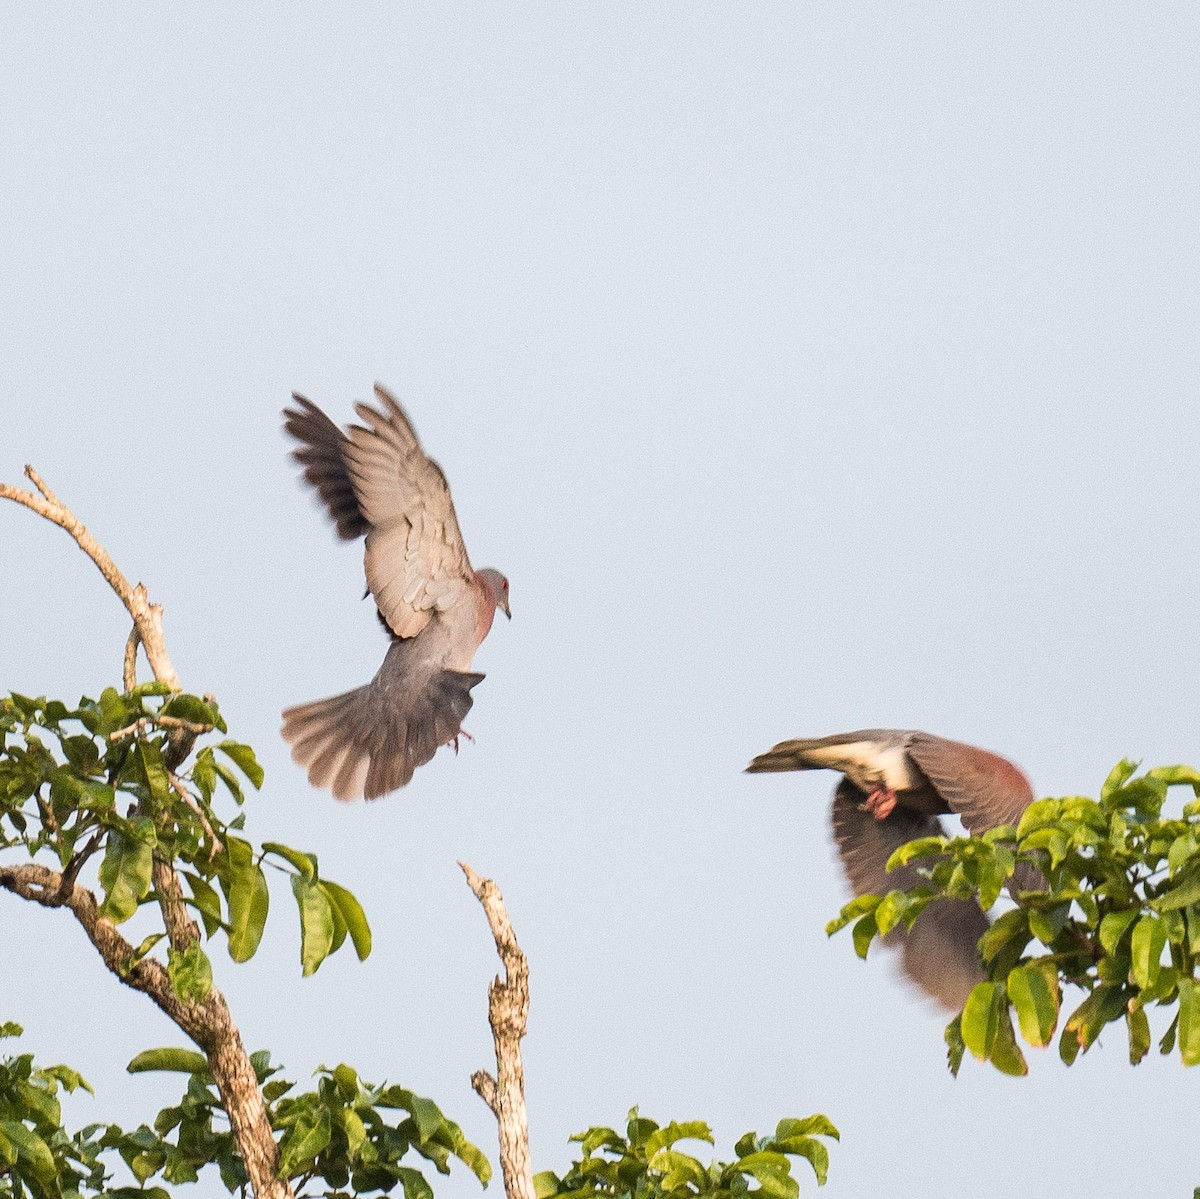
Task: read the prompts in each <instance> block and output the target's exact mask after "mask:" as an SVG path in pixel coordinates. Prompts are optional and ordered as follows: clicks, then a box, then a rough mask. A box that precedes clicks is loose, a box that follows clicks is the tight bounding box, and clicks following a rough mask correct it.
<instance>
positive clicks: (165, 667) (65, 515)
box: [0, 466, 183, 691]
mask: <svg viewBox="0 0 1200 1199" xmlns="http://www.w3.org/2000/svg"><path fill="white" fill-rule="evenodd" d="M25 474H26V476H27V477H28V478H29V480H30V481H31V482H32V483H33V485H34V486H35V487H36V488H37V489H38V491H40V492H41V496H36V495H34V494H33V492H31V491H22V490H21V489H20V488H19V487H13V486H12V485H11V484H9V483H0V497H2V498H4V499H9V500H13V501H15V502H16V503H18V504H24V506H25V507H26V508H29V509H31V510H32V511H34V512H36V513H37V514H38V515H39V516H42V517H45V519H46V520H48V521H50V522H51V523H52V524H56V525H58V527H59V528H61V529H66V531H67V532H68V533H69V534H70V535H71V537H72V538H73V539H74V541H75V544H76V545H77V546H79V548H80V549H81V550H83V552H84V553H85V554H87V556H88V557H89V558H91V560H92V561H93V562H94V563H95V564H96V566H97V568H98V569H99V571H100V573H101V574H102V575H103V576H104V577H105V579H106V580H107V581H108V585H109V586H110V587H111V588H112V589H113V590H114V591H115V592H116V593H117V598H118V599H120V601H121V603H123V604H124V605H125V608H126V611H128V613H129V615H130V616H132V617H133V623H134V627H135V628H136V629H137V632H138V638H139V640H140V641H141V643H142V646H143V648H144V649H145V651H146V659H147V660H148V661H149V663H150V669H151V670H153V671H154V677H155V678H156V679H158V680H160V681H161V682H164V683H166V684H167V686H168V687H170V688H171V690H172V691H182V690H183V688H182V686H181V685H180V682H179V676H178V675H177V674H176V673H175V667H174V666H173V665H172V664H171V658H170V655H169V654H168V653H167V646H166V642H165V640H164V639H163V631H162V605H161V604H152V603H151V602H150V599H149V597H148V596H147V594H146V588H145V587H143V586H142V584H141V583H139V584H138V585H137V586H136V587H134V586H131V585H130V582H129V580H128V579H127V578H126V577H125V576H124V575H123V574H122V573H121V572H120V570H118V569H117V564H116V563H115V562H114V561H113V560H112V558H111V557H109V554H108V551H107V550H106V549H105V548H104V547H103V546H102V545H101V544H100V543H99V542H98V541H97V540H96V539H95V538H94V537H93V536H92V535H91V533H89V532H88V530H87V528H86V526H85V525H84V524H83V522H82V521H81V520H79V518H78V517H76V515H75V514H74V513H73V512H72V511H71V510H70V509H69V508H68V507H67V506H66V505H65V504H63V503H62V501H61V500H59V498H58V496H56V495H55V494H54V492H53V491H51V490H50V488H49V487H47V486H46V483H45V482H44V481H43V479H42V477H41V476H40V475H39V474H38V473H37V471H36V470H34V469H33V467H32V466H26V467H25ZM128 648H129V647H128V645H127V647H126V658H127V659H128ZM126 674H128V671H126Z"/></svg>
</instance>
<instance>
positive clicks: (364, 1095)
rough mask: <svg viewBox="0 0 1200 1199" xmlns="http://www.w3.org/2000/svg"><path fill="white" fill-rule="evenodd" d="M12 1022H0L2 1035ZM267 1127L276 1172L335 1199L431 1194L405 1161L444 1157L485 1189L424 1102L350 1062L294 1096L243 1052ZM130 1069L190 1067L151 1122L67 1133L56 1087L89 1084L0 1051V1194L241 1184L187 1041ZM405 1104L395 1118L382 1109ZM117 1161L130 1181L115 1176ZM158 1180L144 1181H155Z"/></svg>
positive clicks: (162, 1198)
mask: <svg viewBox="0 0 1200 1199" xmlns="http://www.w3.org/2000/svg"><path fill="white" fill-rule="evenodd" d="M20 1031H21V1030H20V1027H19V1026H18V1025H15V1024H5V1025H0V1036H17V1035H19V1034H20ZM250 1060H251V1064H252V1065H253V1067H254V1070H255V1073H256V1075H257V1078H258V1082H259V1085H260V1087H262V1090H263V1095H264V1098H265V1100H266V1102H267V1111H268V1115H269V1117H270V1120H271V1126H272V1128H273V1129H274V1130H275V1132H276V1134H277V1139H278V1142H279V1147H280V1176H281V1177H285V1178H288V1179H290V1180H291V1181H292V1183H293V1186H294V1188H295V1191H296V1194H297V1195H303V1194H304V1193H305V1188H306V1187H309V1186H311V1185H312V1184H319V1187H318V1193H320V1194H322V1195H327V1196H331V1197H333V1199H338V1197H344V1199H349V1196H350V1195H369V1194H372V1193H374V1192H387V1191H391V1190H393V1189H394V1188H395V1187H396V1186H397V1185H400V1186H401V1187H402V1188H403V1191H404V1194H405V1196H406V1199H429V1197H430V1196H432V1194H433V1192H432V1190H431V1188H430V1186H429V1183H428V1182H427V1181H426V1179H425V1177H424V1175H422V1174H421V1172H420V1171H419V1170H418V1169H416V1168H414V1167H413V1166H412V1165H408V1164H404V1161H403V1159H405V1158H406V1157H408V1158H410V1159H411V1157H412V1156H416V1157H419V1158H424V1159H425V1160H426V1161H429V1162H432V1163H433V1165H434V1167H435V1168H436V1169H437V1170H438V1171H439V1172H440V1173H442V1174H448V1173H449V1172H450V1161H451V1158H458V1160H459V1161H461V1162H463V1163H464V1164H465V1165H466V1166H467V1167H468V1168H469V1169H470V1170H471V1171H472V1172H473V1173H474V1174H475V1175H476V1177H477V1178H478V1179H479V1181H480V1182H481V1183H483V1184H484V1185H485V1186H486V1185H487V1182H488V1180H489V1178H490V1177H491V1166H490V1165H489V1164H488V1161H487V1159H486V1158H485V1157H484V1155H483V1153H482V1152H481V1151H480V1150H479V1149H478V1148H476V1147H475V1146H474V1145H472V1144H471V1143H470V1142H469V1141H468V1140H467V1139H466V1138H465V1137H464V1136H463V1133H462V1129H460V1128H459V1126H458V1125H457V1124H455V1123H454V1122H453V1121H452V1120H448V1119H447V1118H446V1117H445V1116H444V1115H443V1114H442V1112H441V1110H440V1109H439V1108H438V1106H437V1104H435V1103H434V1102H433V1101H432V1100H430V1099H423V1098H421V1097H420V1096H418V1095H414V1094H413V1093H412V1092H411V1091H406V1090H404V1089H403V1088H402V1087H389V1086H380V1087H372V1086H370V1085H368V1084H366V1083H363V1082H361V1081H360V1080H359V1078H358V1075H357V1074H356V1073H355V1071H354V1070H352V1069H351V1068H350V1067H349V1066H338V1067H337V1069H336V1070H326V1069H325V1068H323V1067H322V1069H320V1070H319V1071H318V1072H317V1075H318V1082H317V1086H316V1089H315V1090H312V1091H306V1092H303V1093H301V1094H292V1091H293V1089H294V1085H295V1084H293V1083H290V1082H286V1081H282V1080H278V1079H275V1078H274V1077H273V1075H274V1074H275V1073H276V1070H275V1069H274V1068H273V1067H272V1066H271V1065H270V1064H269V1061H268V1056H267V1054H266V1053H255V1054H252V1055H251V1058H250ZM129 1070H130V1072H131V1073H143V1072H146V1071H151V1070H166V1071H171V1072H175V1073H182V1074H186V1075H187V1076H188V1080H187V1088H186V1090H185V1091H184V1094H183V1096H182V1098H181V1099H180V1101H179V1102H178V1103H177V1104H175V1105H174V1106H172V1107H168V1108H165V1109H164V1110H163V1111H161V1112H159V1114H158V1116H157V1117H156V1119H155V1121H154V1126H153V1128H150V1127H147V1126H146V1125H142V1126H141V1127H140V1128H137V1129H135V1130H134V1131H133V1132H125V1131H124V1130H123V1129H121V1128H119V1127H118V1126H117V1125H115V1124H109V1125H102V1124H93V1125H89V1126H88V1127H87V1128H85V1129H83V1130H82V1131H81V1132H77V1133H74V1134H69V1133H68V1132H67V1131H66V1130H65V1129H64V1128H63V1127H62V1115H61V1111H60V1109H59V1103H58V1099H57V1095H58V1091H59V1088H60V1087H61V1088H65V1089H66V1090H68V1091H73V1090H75V1089H76V1088H77V1087H84V1088H86V1089H88V1090H90V1089H91V1088H90V1087H88V1085H87V1083H86V1082H84V1081H83V1079H82V1078H81V1077H80V1076H79V1075H78V1074H77V1073H75V1071H74V1070H71V1069H69V1068H68V1067H66V1066H50V1067H44V1068H38V1067H35V1066H34V1064H33V1058H32V1055H28V1054H26V1055H23V1056H21V1057H17V1058H4V1059H0V1197H4V1199H9V1197H11V1199H17V1197H19V1196H23V1195H28V1196H31V1197H32V1199H83V1196H85V1195H105V1196H112V1197H114V1199H135V1197H137V1199H169V1196H170V1193H171V1192H170V1191H169V1190H168V1189H167V1188H170V1187H175V1186H178V1185H180V1184H182V1183H187V1182H196V1181H198V1180H199V1178H200V1174H201V1171H203V1170H204V1169H205V1167H208V1166H214V1167H216V1170H217V1173H218V1174H219V1176H220V1180H221V1184H222V1185H223V1186H224V1188H225V1189H226V1190H227V1191H229V1192H230V1193H243V1194H244V1193H246V1192H247V1178H246V1172H245V1169H244V1168H243V1165H242V1160H241V1157H240V1155H239V1152H238V1148H237V1142H236V1140H235V1138H234V1136H233V1133H232V1132H231V1131H230V1130H229V1127H228V1121H227V1120H226V1118H225V1113H224V1110H223V1109H222V1107H221V1102H220V1099H219V1097H218V1095H217V1092H216V1088H215V1086H214V1085H213V1080H212V1076H211V1074H210V1073H209V1071H208V1063H207V1062H206V1061H205V1060H204V1057H203V1055H201V1054H198V1053H196V1052H194V1051H193V1050H189V1049H172V1048H168V1049H151V1050H147V1051H146V1052H145V1053H141V1054H139V1055H138V1056H137V1057H136V1058H134V1060H133V1061H132V1062H130V1063H129ZM392 1112H401V1113H403V1114H402V1115H401V1116H399V1118H395V1117H391V1116H390V1115H389V1113H392ZM118 1162H122V1163H124V1166H125V1168H126V1169H127V1170H128V1171H129V1173H130V1174H131V1175H132V1176H133V1179H134V1180H135V1181H136V1183H137V1186H120V1185H115V1184H114V1183H113V1180H112V1174H111V1172H110V1167H115V1166H116V1165H118ZM156 1178H157V1179H158V1181H159V1183H160V1184H165V1185H148V1184H150V1183H151V1182H152V1181H153V1180H154V1179H156Z"/></svg>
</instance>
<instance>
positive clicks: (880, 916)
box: [864, 891, 909, 956]
mask: <svg viewBox="0 0 1200 1199" xmlns="http://www.w3.org/2000/svg"><path fill="white" fill-rule="evenodd" d="M908 906H909V899H908V896H907V895H906V894H905V893H904V892H903V891H889V892H888V893H887V894H886V895H885V896H884V897H883V899H882V900H881V901H880V903H879V906H878V907H877V908H876V909H875V925H876V927H877V928H878V930H879V935H880V936H881V937H886V936H887V935H888V933H890V932H891V931H892V929H893V928H895V927H896V925H897V924H899V923H900V921H901V919H902V918H903V916H904V913H905V911H906V910H907V909H908ZM864 956H865V954H864Z"/></svg>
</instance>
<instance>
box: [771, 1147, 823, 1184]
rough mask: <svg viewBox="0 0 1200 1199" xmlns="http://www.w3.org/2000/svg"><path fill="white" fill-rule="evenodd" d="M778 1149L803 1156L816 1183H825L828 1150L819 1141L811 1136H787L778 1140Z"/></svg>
mask: <svg viewBox="0 0 1200 1199" xmlns="http://www.w3.org/2000/svg"><path fill="white" fill-rule="evenodd" d="M779 1149H780V1151H781V1152H783V1153H791V1154H795V1155H796V1156H797V1157H802V1158H804V1159H805V1160H806V1161H807V1162H808V1164H809V1165H810V1166H812V1170H813V1173H814V1174H815V1175H816V1176H817V1185H818V1186H824V1185H825V1180H826V1178H827V1177H828V1176H829V1150H828V1149H826V1148H825V1146H824V1145H822V1144H821V1142H820V1141H817V1140H814V1139H813V1138H812V1137H789V1138H788V1139H787V1140H786V1141H781V1142H779Z"/></svg>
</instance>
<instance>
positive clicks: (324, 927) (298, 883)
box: [292, 874, 333, 978]
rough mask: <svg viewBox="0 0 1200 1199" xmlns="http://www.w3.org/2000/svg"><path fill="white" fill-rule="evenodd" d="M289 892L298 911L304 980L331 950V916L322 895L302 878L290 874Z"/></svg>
mask: <svg viewBox="0 0 1200 1199" xmlns="http://www.w3.org/2000/svg"><path fill="white" fill-rule="evenodd" d="M292 893H293V894H294V895H295V896H296V905H297V907H298V908H299V909H300V964H301V967H302V970H303V974H304V977H305V978H307V977H308V976H309V975H310V974H312V973H313V972H314V971H315V970H316V969H317V967H318V966H320V964H321V963H322V962H323V961H324V960H325V959H326V958H327V957H328V956H329V951H330V949H331V948H332V947H333V913H332V912H331V911H330V910H329V900H328V899H326V898H325V893H324V892H323V891H322V890H321V888H320V887H319V886H314V885H313V884H312V883H310V882H308V881H307V880H306V879H305V878H304V877H303V875H299V874H293V875H292Z"/></svg>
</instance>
